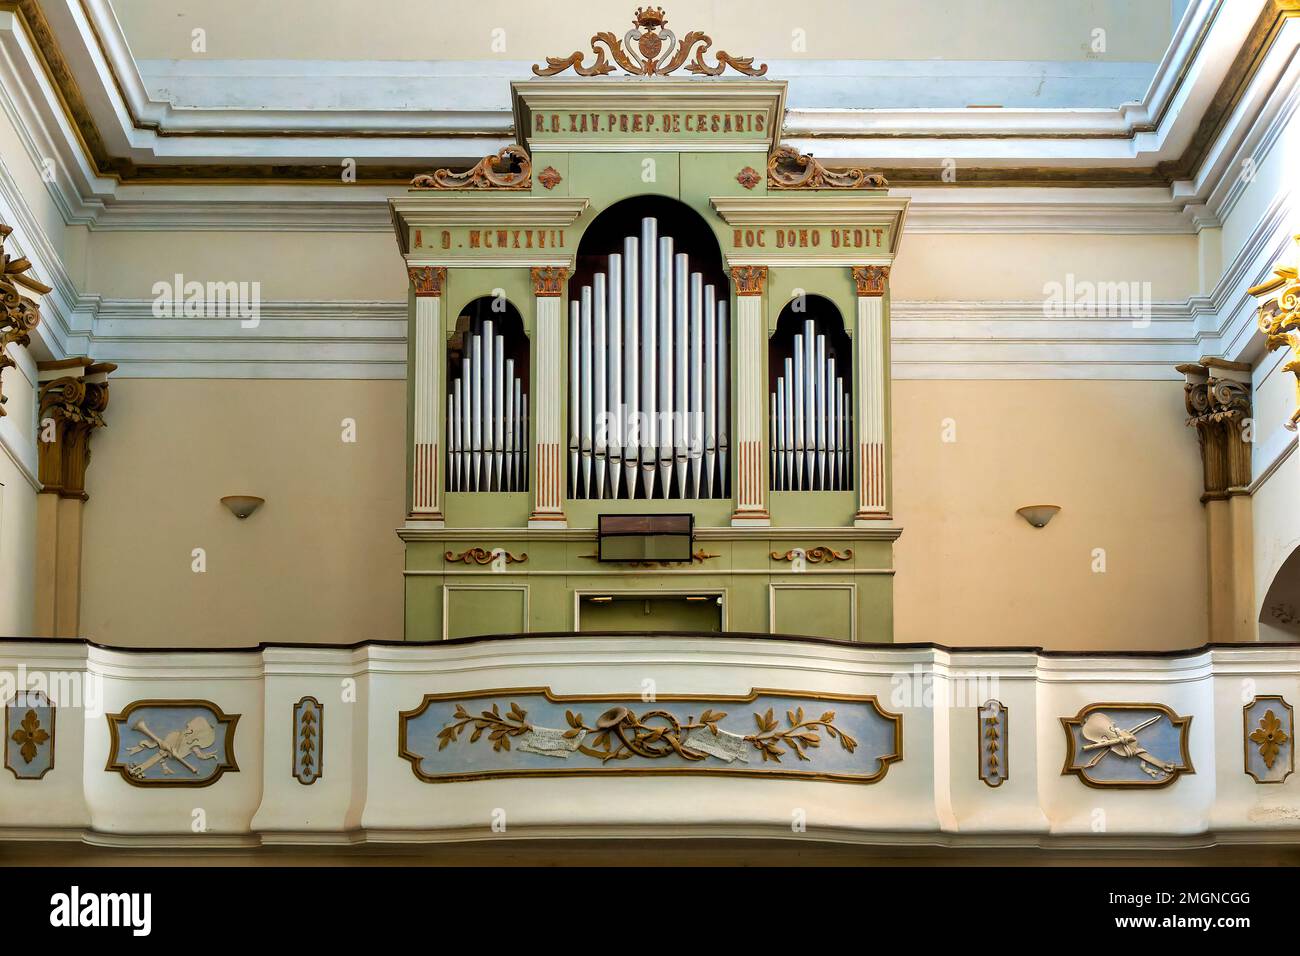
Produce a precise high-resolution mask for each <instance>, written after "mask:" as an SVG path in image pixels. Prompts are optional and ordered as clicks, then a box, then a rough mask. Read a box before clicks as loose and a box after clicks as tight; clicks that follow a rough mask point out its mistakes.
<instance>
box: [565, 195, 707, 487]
mask: <svg viewBox="0 0 1300 956" xmlns="http://www.w3.org/2000/svg"><path fill="white" fill-rule="evenodd" d="M647 221H652V222H653V227H652V228H651V229H649V230H647V227H646V223H647ZM647 238H649V239H650V240H652V243H653V246H652V248H650V247H649V244H648V243H647ZM629 239H632V240H634V241H635V242H634V246H635V249H636V255H635V263H634V265H633V264H632V263H631V261H630V260H629V259H628V255H627V254H628V250H629V249H630V248H632V246H631V245H629V242H628V240H629ZM665 240H671V243H670V247H671V248H667V247H665V245H664V241H665ZM568 291H569V299H568V308H569V314H568V315H567V316H566V318H565V321H566V330H567V341H568V349H567V356H568V368H567V370H566V373H567V375H566V377H567V380H568V384H569V387H568V390H567V393H566V409H567V419H568V436H567V439H568V441H567V445H568V461H567V470H568V495H569V497H570V498H571V499H572V498H586V499H602V500H616V499H624V500H631V499H647V498H658V499H665V498H667V499H679V500H691V499H700V498H728V497H730V494H731V491H730V484H731V481H730V466H729V455H730V439H729V436H730V434H731V410H732V402H731V350H730V343H731V338H732V336H731V301H730V294H731V293H730V283H729V282H728V281H727V276H726V273H725V271H724V269H723V259H722V250H721V249H720V248H719V246H718V243H717V240H716V238H715V237H714V234H713V231H712V230H711V229H710V228H709V225H708V223H706V222H705V221H704V219H703V218H702V217H701V216H700V215H699V213H697V212H696V211H695V210H693V209H691V208H690V207H689V206H687V205H685V204H684V203H681V202H679V201H677V200H675V199H671V198H668V197H664V196H634V197H631V198H628V199H623V200H620V201H618V202H616V203H613V204H612V205H611V206H609V207H608V208H607V209H605V210H604V211H602V212H601V213H600V214H599V215H597V216H596V217H595V218H594V219H593V220H592V222H591V223H590V224H589V225H588V226H587V228H586V230H585V231H584V233H583V236H582V239H581V241H580V242H579V245H578V252H577V256H576V260H575V267H574V272H573V275H572V277H571V278H570V280H569V290H568Z"/></svg>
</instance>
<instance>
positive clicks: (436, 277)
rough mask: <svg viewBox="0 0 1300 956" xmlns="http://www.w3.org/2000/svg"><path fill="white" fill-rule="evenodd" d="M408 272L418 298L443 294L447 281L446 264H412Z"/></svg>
mask: <svg viewBox="0 0 1300 956" xmlns="http://www.w3.org/2000/svg"><path fill="white" fill-rule="evenodd" d="M406 274H407V277H408V278H409V279H410V280H411V288H412V289H413V290H414V291H415V295H416V297H417V298H423V297H424V296H433V297H435V298H436V297H438V296H440V295H442V287H443V285H444V284H445V283H446V281H447V267H446V266H410V267H408V268H407V270H406Z"/></svg>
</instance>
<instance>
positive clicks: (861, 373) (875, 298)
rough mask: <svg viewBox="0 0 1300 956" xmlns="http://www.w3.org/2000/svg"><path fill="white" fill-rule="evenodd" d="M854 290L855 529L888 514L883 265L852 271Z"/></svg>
mask: <svg viewBox="0 0 1300 956" xmlns="http://www.w3.org/2000/svg"><path fill="white" fill-rule="evenodd" d="M852 269H853V281H854V282H855V283H856V285H857V292H858V315H857V320H858V321H857V330H856V331H855V333H854V336H853V343H854V344H853V352H854V365H853V373H854V379H855V382H854V391H855V392H856V394H857V409H856V412H857V420H858V429H857V431H858V461H857V470H858V475H857V478H858V510H857V513H856V514H854V516H853V523H854V524H855V525H864V524H869V523H871V522H873V521H878V520H880V519H882V518H888V517H889V516H890V515H889V462H888V460H887V457H886V442H885V402H886V398H885V395H886V392H885V389H886V386H887V382H888V375H887V366H886V354H885V348H886V345H887V343H886V341H885V289H886V287H887V285H888V283H889V267H888V266H853V267H852Z"/></svg>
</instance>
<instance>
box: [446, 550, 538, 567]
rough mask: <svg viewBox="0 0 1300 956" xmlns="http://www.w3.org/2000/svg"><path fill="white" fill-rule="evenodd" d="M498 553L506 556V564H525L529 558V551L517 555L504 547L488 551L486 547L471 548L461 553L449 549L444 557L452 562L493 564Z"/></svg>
mask: <svg viewBox="0 0 1300 956" xmlns="http://www.w3.org/2000/svg"><path fill="white" fill-rule="evenodd" d="M498 553H500V554H501V556H502V557H504V558H505V562H506V564H523V563H524V562H525V561H527V560H528V552H527V551H523V552H520V553H519V554H517V555H515V554H511V553H510V552H509V551H506V550H505V549H504V548H497V549H495V550H492V551H488V550H487V549H485V548H470V549H469V550H468V551H462V552H461V553H460V554H456V553H455V552H452V551H448V552H446V553H445V554H444V555H443V558H445V559H446V560H447V561H450V562H451V563H452V564H491V563H492V561H493V559H495V558H496V556H497V554H498Z"/></svg>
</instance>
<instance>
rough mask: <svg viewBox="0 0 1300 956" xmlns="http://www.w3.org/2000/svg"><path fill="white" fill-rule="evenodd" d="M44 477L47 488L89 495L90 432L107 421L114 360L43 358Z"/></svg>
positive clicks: (65, 493)
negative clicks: (87, 477) (56, 359)
mask: <svg viewBox="0 0 1300 956" xmlns="http://www.w3.org/2000/svg"><path fill="white" fill-rule="evenodd" d="M37 367H38V369H39V370H40V379H41V387H40V432H39V435H40V441H39V442H38V448H39V453H40V459H39V460H40V479H41V484H42V485H43V486H44V487H43V488H42V493H43V494H57V495H58V496H59V497H61V498H80V499H82V500H83V501H84V500H85V499H86V497H87V495H86V466H87V465H88V464H90V434H91V432H93V431H94V430H95V429H96V428H103V427H104V424H105V422H104V411H105V409H107V408H108V376H109V374H110V373H111V372H113V371H114V370H116V369H117V366H116V365H114V364H113V363H112V362H94V361H91V360H90V359H88V358H75V359H63V360H61V361H58V362H41V363H39V364H38V366H37Z"/></svg>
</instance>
